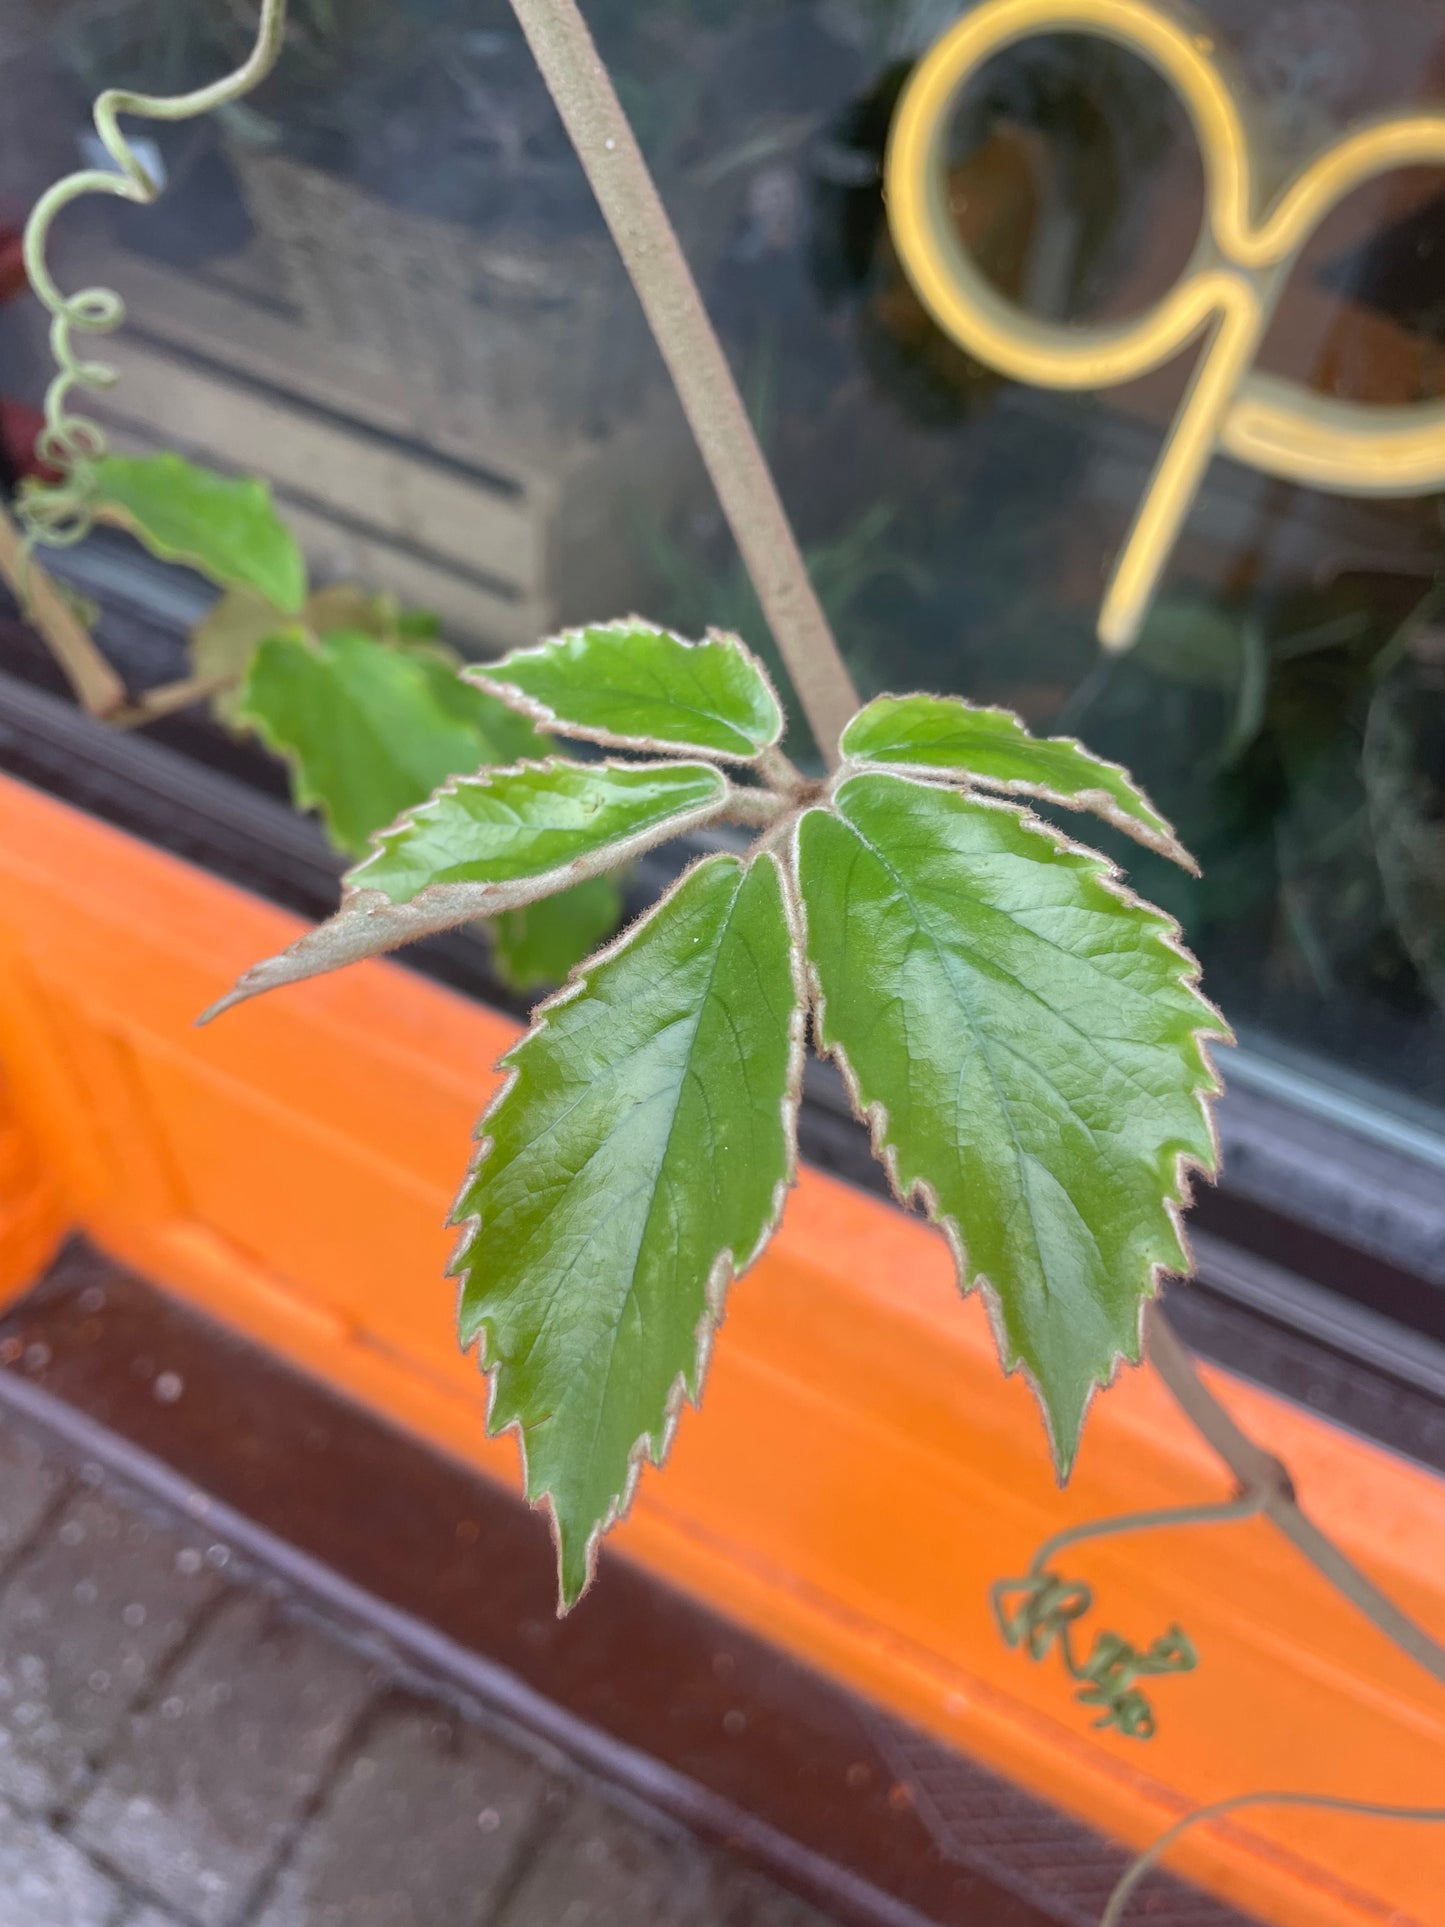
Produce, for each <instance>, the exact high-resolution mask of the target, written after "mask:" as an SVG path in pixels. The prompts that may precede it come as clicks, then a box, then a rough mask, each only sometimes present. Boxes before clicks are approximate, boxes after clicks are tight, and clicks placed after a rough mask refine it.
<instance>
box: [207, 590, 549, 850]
mask: <svg viewBox="0 0 1445 1927" xmlns="http://www.w3.org/2000/svg"><path fill="white" fill-rule="evenodd" d="M274 622H275V617H274V616H273V625H274ZM235 715H236V719H237V720H238V721H239V722H241V723H243V724H250V725H251V726H252V727H253V728H254V729H255V730H256V732H257V734H258V735H259V736H260V737H261V739H262V741H263V742H264V743H265V744H266V745H267V747H268V748H270V749H273V750H275V751H276V752H277V754H278V755H281V756H284V757H285V758H286V760H287V762H288V763H289V765H290V768H291V776H292V789H293V792H294V795H295V799H296V803H297V805H298V807H299V808H301V809H312V808H315V809H318V810H319V811H320V813H321V817H322V820H323V822H324V823H325V825H326V829H327V833H328V834H329V835H330V837H331V840H332V842H333V843H335V844H336V845H337V847H338V848H339V849H341V850H344V851H346V852H347V853H348V854H349V855H351V856H363V855H365V853H366V851H367V850H368V848H369V847H370V843H371V839H372V837H373V836H374V835H375V834H376V832H377V831H378V830H382V829H385V827H386V826H387V824H389V823H393V822H395V820H396V818H397V817H398V816H400V815H401V813H402V811H403V810H409V809H412V808H414V807H415V805H417V804H418V803H420V802H422V801H423V800H424V799H425V798H426V797H428V796H430V795H431V793H432V791H433V790H434V789H436V788H437V786H438V785H439V784H441V783H444V782H445V781H446V779H447V778H448V777H449V776H460V775H463V774H465V773H467V772H468V771H471V770H475V769H479V768H481V767H482V765H483V764H488V763H511V762H515V761H517V760H519V759H520V758H521V757H524V756H528V755H537V754H541V753H543V752H544V751H545V749H546V747H547V746H546V744H545V743H544V742H543V740H542V739H541V738H540V737H539V736H538V735H537V733H536V731H535V730H534V729H533V728H532V726H531V724H530V723H528V722H527V721H526V719H525V718H524V717H521V716H518V715H517V714H516V713H515V711H513V710H509V709H508V708H507V707H506V705H505V704H504V703H500V702H498V701H497V699H496V698H495V697H494V696H488V695H487V694H486V693H485V691H483V690H480V689H473V688H472V687H471V686H470V685H469V684H467V683H464V682H463V681H462V680H461V678H460V677H459V676H458V674H457V671H456V667H455V665H454V664H452V663H449V662H448V661H447V660H446V658H445V657H444V656H441V655H437V654H433V653H431V652H422V651H419V650H413V649H398V648H394V647H391V646H389V645H388V644H386V643H384V642H378V641H376V640H375V639H374V638H373V637H371V636H368V635H362V634H358V633H355V632H352V631H347V630H339V631H337V632H336V633H335V634H333V635H328V636H323V637H322V638H321V639H320V640H319V641H315V642H313V641H311V640H310V639H309V638H308V637H306V636H304V635H302V634H300V633H298V632H297V631H295V630H292V631H289V632H285V633H282V634H280V635H275V634H273V635H270V636H268V637H267V638H266V639H265V640H264V641H263V642H262V643H261V644H260V646H259V648H257V649H256V650H255V652H254V654H253V656H252V659H251V664H250V668H249V671H248V673H247V676H246V680H245V683H244V685H243V686H242V689H241V693H240V697H239V700H238V702H237V704H236V710H235Z"/></svg>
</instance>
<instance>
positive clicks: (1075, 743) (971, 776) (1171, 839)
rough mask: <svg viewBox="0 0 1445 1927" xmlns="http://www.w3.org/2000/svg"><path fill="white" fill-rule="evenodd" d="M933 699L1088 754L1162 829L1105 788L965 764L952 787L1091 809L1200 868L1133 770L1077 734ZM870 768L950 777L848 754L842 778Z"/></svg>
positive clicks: (887, 694) (890, 697) (992, 708)
mask: <svg viewBox="0 0 1445 1927" xmlns="http://www.w3.org/2000/svg"><path fill="white" fill-rule="evenodd" d="M920 693H925V694H926V693H927V692H920V691H917V690H910V691H909V692H908V695H909V696H911V695H917V694H920ZM907 700H908V696H898V695H895V694H893V693H892V692H891V691H887V690H885V691H884V692H883V693H882V694H881V695H878V696H874V697H872V698H871V699H870V701H869V702H868V703H866V704H865V705H864V708H871V707H872V704H873V703H875V702H906V701H907ZM935 700H936V701H938V702H957V703H960V704H961V705H962V706H963V707H964V708H965V709H968V710H972V711H973V712H974V713H975V714H976V715H980V716H1006V717H1007V718H1008V719H1009V721H1010V722H1015V723H1017V724H1018V726H1019V728H1020V729H1021V730H1022V731H1023V733H1024V735H1025V736H1026V737H1027V738H1028V740H1029V741H1030V742H1033V743H1042V744H1048V745H1050V746H1052V747H1053V748H1056V749H1076V750H1078V752H1079V754H1080V755H1081V756H1086V757H1087V758H1088V760H1089V761H1090V762H1091V763H1097V764H1098V765H1099V766H1100V768H1102V769H1107V770H1112V771H1113V772H1114V774H1115V775H1116V776H1122V777H1123V779H1124V781H1125V782H1126V783H1127V784H1128V785H1129V787H1130V788H1131V789H1133V790H1136V791H1137V792H1138V794H1139V796H1140V797H1141V799H1142V800H1143V802H1144V804H1145V806H1146V808H1147V809H1148V810H1149V811H1150V812H1151V814H1153V815H1154V816H1157V817H1158V819H1159V821H1160V822H1161V823H1162V824H1163V825H1164V828H1163V830H1152V829H1150V827H1149V825H1148V824H1147V823H1141V822H1140V821H1139V819H1138V817H1137V816H1131V815H1130V814H1129V812H1128V811H1127V810H1125V809H1123V808H1121V806H1120V804H1119V802H1118V800H1117V799H1116V798H1115V797H1112V796H1110V794H1109V792H1108V791H1107V790H1076V791H1075V792H1074V794H1073V795H1072V796H1066V795H1064V793H1063V792H1062V791H1061V790H1056V789H1051V788H1050V787H1049V786H1048V785H1047V784H1045V783H1032V782H1029V781H1028V779H1027V778H1024V777H1012V778H1010V779H1009V780H1007V781H1005V780H1004V779H1003V778H1002V777H998V776H985V775H981V774H980V773H979V772H978V771H977V770H972V769H970V768H969V767H968V765H967V764H966V763H959V764H957V765H956V766H955V768H956V771H957V774H956V776H955V777H954V783H955V784H957V783H963V784H965V785H966V786H967V787H968V788H969V789H973V788H975V787H979V788H982V789H985V790H991V791H993V792H995V793H997V794H1001V795H1005V796H1035V797H1037V798H1038V800H1039V801H1040V802H1041V803H1056V804H1058V806H1059V807H1060V808H1061V809H1065V810H1080V811H1083V810H1088V811H1091V812H1092V813H1093V815H1095V816H1098V817H1102V818H1103V820H1104V821H1105V822H1106V823H1112V824H1113V826H1114V828H1115V829H1116V830H1122V831H1123V833H1124V835H1125V836H1128V837H1132V838H1133V840H1134V841H1135V842H1136V843H1139V844H1142V845H1143V847H1144V848H1145V849H1146V850H1153V851H1154V852H1155V854H1156V855H1158V856H1163V857H1168V859H1169V861H1170V862H1171V863H1177V864H1178V865H1179V867H1180V869H1181V870H1187V871H1188V872H1189V874H1190V876H1196V877H1197V876H1198V875H1199V864H1198V862H1197V861H1196V860H1195V858H1194V856H1193V855H1192V854H1191V853H1190V852H1189V851H1188V850H1187V849H1185V847H1184V845H1183V844H1182V843H1181V842H1180V841H1179V838H1178V835H1177V834H1176V832H1175V829H1174V825H1173V824H1172V823H1170V822H1169V819H1168V818H1167V817H1166V816H1165V814H1164V812H1163V811H1162V810H1160V809H1156V808H1155V805H1154V802H1153V800H1152V798H1151V797H1150V796H1149V795H1148V793H1147V792H1146V791H1145V789H1144V788H1143V786H1142V784H1140V783H1138V782H1136V781H1135V778H1134V773H1133V771H1132V770H1129V769H1126V768H1125V766H1124V765H1123V764H1122V763H1115V762H1112V761H1111V760H1110V759H1109V757H1107V756H1100V755H1099V754H1098V752H1097V751H1096V750H1092V749H1090V748H1089V745H1088V744H1087V743H1083V742H1080V740H1079V738H1078V737H1077V736H1037V735H1035V734H1034V732H1033V730H1031V729H1030V728H1029V726H1028V723H1027V722H1026V721H1025V719H1024V718H1023V717H1022V716H1020V715H1019V713H1018V711H1017V710H1015V709H1006V708H1005V707H1004V706H1003V704H1001V703H987V704H984V703H971V702H969V701H968V700H967V698H965V697H962V696H939V697H937V698H935ZM862 714H863V710H861V709H860V710H859V711H858V715H860V716H861V715H862ZM856 720H857V718H856V717H854V718H851V719H850V721H849V724H848V728H851V727H852V724H853V722H855V721H856ZM847 733H848V729H847V728H845V729H844V731H843V734H844V736H845V737H846V736H847ZM868 770H877V771H878V772H880V774H882V775H885V776H902V777H904V778H906V779H907V780H909V781H910V782H911V781H914V780H916V779H917V778H919V777H921V776H923V775H924V774H925V772H926V774H927V775H928V776H929V777H931V778H932V779H933V781H934V782H935V783H940V782H943V781H945V780H946V779H947V778H948V777H949V775H950V773H951V772H950V771H949V770H947V769H940V768H939V767H938V766H937V765H936V764H932V763H930V764H922V763H907V762H898V763H885V762H879V761H875V760H874V759H873V758H871V757H857V756H850V755H848V754H847V752H846V751H845V752H844V763H843V768H842V770H841V771H840V772H839V774H840V777H841V776H843V775H849V776H855V775H862V774H863V773H864V772H865V771H868Z"/></svg>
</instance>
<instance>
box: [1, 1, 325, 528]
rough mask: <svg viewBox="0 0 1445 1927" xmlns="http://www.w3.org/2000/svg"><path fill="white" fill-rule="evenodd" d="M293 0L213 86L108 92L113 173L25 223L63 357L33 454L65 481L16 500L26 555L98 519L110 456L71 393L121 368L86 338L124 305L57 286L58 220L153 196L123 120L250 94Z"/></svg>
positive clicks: (106, 123)
mask: <svg viewBox="0 0 1445 1927" xmlns="http://www.w3.org/2000/svg"><path fill="white" fill-rule="evenodd" d="M286 5H287V0H262V4H261V18H260V23H259V25H258V27H257V30H256V42H255V45H254V46H253V48H252V49H251V53H250V55H249V56H248V58H247V59H246V61H245V62H244V64H243V65H242V66H240V67H238V68H237V69H236V70H235V71H234V73H230V74H227V75H225V76H224V78H222V79H221V80H217V81H212V82H211V84H210V85H209V86H206V87H198V88H196V89H195V90H194V91H193V92H191V93H189V94H175V95H172V96H169V97H165V96H160V95H154V94H133V93H129V92H127V91H125V90H124V89H122V88H118V87H111V88H107V89H106V91H105V92H104V93H103V94H101V95H100V97H99V98H98V99H97V101H96V103H95V113H94V119H95V131H96V133H97V134H98V135H99V136H100V141H101V145H102V146H103V147H104V149H105V151H106V153H107V154H109V155H110V157H111V160H112V161H113V162H114V163H115V168H114V171H112V170H111V169H109V168H99V167H92V168H83V169H81V170H80V171H79V172H78V173H75V174H68V175H67V176H66V177H65V179H64V180H60V181H57V182H56V183H55V185H54V186H53V187H51V188H48V189H47V190H46V192H45V193H44V194H42V195H41V197H40V199H39V200H38V201H37V202H36V203H35V206H34V208H33V209H32V210H31V213H30V218H29V220H28V221H27V222H26V224H25V244H24V251H25V272H26V275H27V277H28V278H29V281H30V286H31V288H32V289H33V290H34V292H35V294H36V296H37V298H38V299H39V301H40V303H41V305H42V306H43V307H44V308H45V309H46V311H47V312H48V314H49V315H50V353H51V357H52V359H53V360H54V363H55V374H54V376H53V378H52V379H51V382H50V385H49V387H48V388H47V389H46V391H45V426H44V427H43V428H42V429H41V431H40V433H39V435H38V436H37V437H36V442H35V452H36V454H37V455H38V456H39V458H40V460H41V461H42V462H43V463H44V464H45V465H46V467H48V468H50V469H53V470H54V471H55V472H56V473H57V475H58V476H59V480H58V481H57V482H56V483H54V484H53V485H51V486H48V487H46V488H43V489H32V490H27V491H26V492H25V494H24V495H22V497H21V499H20V501H19V502H18V504H17V511H18V514H19V517H20V521H21V523H22V525H23V526H24V529H25V538H26V550H27V553H28V552H29V550H30V549H31V548H33V547H34V546H35V544H36V543H39V542H43V543H46V544H48V545H50V546H51V547H61V546H65V545H67V544H69V543H72V542H78V541H79V540H80V539H81V537H82V536H84V535H85V534H87V533H88V532H89V529H90V527H91V524H92V522H93V521H94V519H95V500H96V493H97V485H98V474H97V470H96V463H97V462H98V461H99V460H100V458H101V457H102V456H103V455H104V454H105V449H106V441H105V433H104V430H103V429H102V428H101V426H100V424H99V422H96V421H94V420H92V419H91V417H90V416H88V415H85V414H82V413H79V412H77V411H75V410H74V409H73V408H72V406H71V397H72V396H73V395H74V394H75V392H76V390H77V389H90V390H97V389H105V388H110V387H112V386H113V385H114V383H115V380H116V371H115V370H114V369H113V368H112V367H110V365H109V364H108V363H106V362H103V361H97V360H93V359H86V358H85V356H84V355H83V353H82V351H81V338H83V337H84V336H86V335H104V334H110V333H111V332H112V331H113V330H114V329H116V328H118V327H119V326H120V324H121V322H122V321H123V320H124V319H125V303H124V302H123V301H122V300H121V298H120V296H119V295H118V294H117V293H116V292H115V290H114V289H113V288H81V289H79V290H78V291H77V292H76V293H74V294H66V293H65V292H64V290H63V289H62V288H61V287H60V286H59V285H58V284H57V282H56V280H55V277H54V276H53V275H52V274H51V272H50V267H49V264H48V262H47V260H46V248H47V245H48V243H49V239H50V229H51V226H52V224H53V222H54V220H55V217H56V216H57V215H58V214H59V213H60V212H61V210H62V209H64V208H67V207H69V205H70V204H71V202H72V201H76V200H79V199H80V198H81V197H82V196H83V195H86V194H110V195H115V196H118V197H119V198H120V199H121V200H124V201H132V202H135V203H137V204H138V205H141V206H145V205H147V204H148V203H150V202H151V201H154V200H155V199H156V197H157V196H158V195H159V193H160V183H159V182H158V181H156V180H155V179H154V178H153V177H152V175H151V174H150V173H149V172H148V170H147V168H146V165H145V163H144V161H142V159H141V157H140V155H139V154H138V153H137V152H136V150H135V149H134V148H133V147H132V146H131V144H130V142H129V141H128V140H127V139H126V137H125V135H124V134H123V133H122V131H121V127H120V116H121V115H122V114H129V115H132V116H136V117H138V118H140V119H143V120H154V121H182V120H193V119H195V118H196V117H197V116H198V115H201V114H208V113H210V112H212V110H213V109H215V108H217V107H221V106H224V105H225V104H226V103H227V102H228V101H233V100H240V99H241V98H242V97H243V96H244V95H246V94H249V93H250V92H251V90H252V89H253V88H254V87H257V86H259V85H260V83H261V82H262V81H263V80H264V79H265V78H266V76H267V74H269V73H270V71H271V69H272V67H273V66H274V65H275V64H276V59H277V56H278V55H279V54H280V51H281V42H282V38H283V36H284V33H285V28H286Z"/></svg>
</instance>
